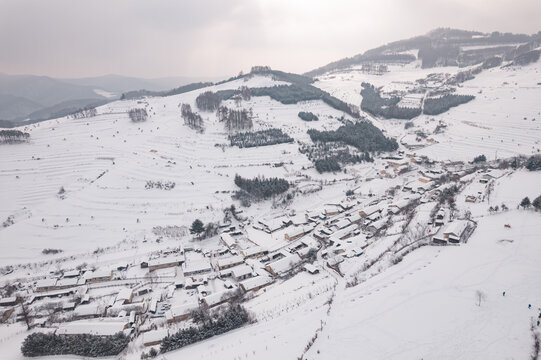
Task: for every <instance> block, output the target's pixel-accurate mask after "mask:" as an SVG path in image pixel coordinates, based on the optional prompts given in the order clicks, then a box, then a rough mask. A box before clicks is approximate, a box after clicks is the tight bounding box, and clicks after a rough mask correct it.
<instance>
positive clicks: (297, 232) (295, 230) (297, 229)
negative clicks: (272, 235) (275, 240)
mask: <svg viewBox="0 0 541 360" xmlns="http://www.w3.org/2000/svg"><path fill="white" fill-rule="evenodd" d="M305 232H306V230H305V228H304V226H294V227H292V228H290V229H288V231H287V232H286V233H285V235H284V236H287V237H289V238H290V239H291V238H294V237H298V236H301V235H304V233H305Z"/></svg>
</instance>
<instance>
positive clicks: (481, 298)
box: [475, 290, 487, 306]
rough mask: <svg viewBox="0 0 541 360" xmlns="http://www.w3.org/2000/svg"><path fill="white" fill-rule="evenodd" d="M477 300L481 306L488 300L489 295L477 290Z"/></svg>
mask: <svg viewBox="0 0 541 360" xmlns="http://www.w3.org/2000/svg"><path fill="white" fill-rule="evenodd" d="M475 299H476V300H477V306H481V302H482V301H485V300H486V299H487V295H486V294H485V293H484V292H482V291H481V290H476V291H475Z"/></svg>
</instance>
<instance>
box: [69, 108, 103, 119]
mask: <svg viewBox="0 0 541 360" xmlns="http://www.w3.org/2000/svg"><path fill="white" fill-rule="evenodd" d="M97 114H98V110H96V108H95V107H85V108H82V109H79V110H77V111H76V112H74V113H73V114H71V115H70V116H71V118H73V119H85V118H91V117H94V116H96V115H97Z"/></svg>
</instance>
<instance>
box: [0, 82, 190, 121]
mask: <svg viewBox="0 0 541 360" xmlns="http://www.w3.org/2000/svg"><path fill="white" fill-rule="evenodd" d="M195 80H196V78H190V77H171V78H157V79H142V78H135V77H128V76H121V75H104V76H97V77H88V78H80V79H56V78H51V77H48V76H36V75H7V74H3V73H0V120H2V122H1V123H0V124H2V126H16V125H17V124H19V123H21V122H23V121H24V122H28V121H30V122H35V121H40V120H47V119H50V118H53V117H58V116H65V115H67V114H69V113H71V112H74V111H76V110H77V109H80V108H82V107H85V106H98V105H102V104H104V103H106V102H108V101H111V100H116V99H118V98H119V97H120V95H121V94H122V93H124V92H128V91H134V90H140V89H150V90H151V91H166V90H168V89H172V88H174V87H178V86H179V85H183V84H186V83H188V82H190V81H195Z"/></svg>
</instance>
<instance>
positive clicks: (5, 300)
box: [0, 296, 17, 305]
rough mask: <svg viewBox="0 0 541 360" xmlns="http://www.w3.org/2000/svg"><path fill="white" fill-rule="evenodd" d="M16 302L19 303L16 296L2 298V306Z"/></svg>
mask: <svg viewBox="0 0 541 360" xmlns="http://www.w3.org/2000/svg"><path fill="white" fill-rule="evenodd" d="M15 301H17V298H16V297H15V296H11V297H6V298H1V299H0V305H3V304H11V303H14V302H15Z"/></svg>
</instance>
